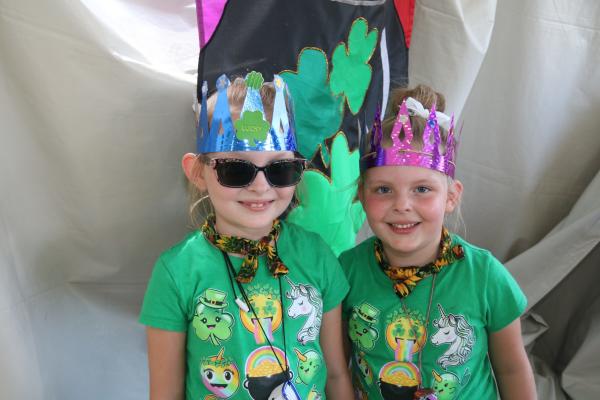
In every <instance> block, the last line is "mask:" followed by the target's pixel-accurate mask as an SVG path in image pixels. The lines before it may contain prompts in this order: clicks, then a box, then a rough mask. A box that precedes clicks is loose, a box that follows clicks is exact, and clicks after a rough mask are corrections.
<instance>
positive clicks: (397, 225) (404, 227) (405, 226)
mask: <svg viewBox="0 0 600 400" xmlns="http://www.w3.org/2000/svg"><path fill="white" fill-rule="evenodd" d="M414 225H415V224H392V226H393V227H394V228H398V229H407V228H411V227H413V226H414Z"/></svg>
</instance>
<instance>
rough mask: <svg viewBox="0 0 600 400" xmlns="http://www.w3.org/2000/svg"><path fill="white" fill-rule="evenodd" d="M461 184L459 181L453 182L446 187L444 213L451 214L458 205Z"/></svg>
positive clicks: (461, 188)
mask: <svg viewBox="0 0 600 400" xmlns="http://www.w3.org/2000/svg"><path fill="white" fill-rule="evenodd" d="M462 192H463V184H462V183H461V181H459V180H453V181H452V182H451V183H450V184H449V185H448V197H447V198H446V213H451V212H452V211H454V209H455V208H456V207H457V206H458V205H459V204H460V198H461V197H462Z"/></svg>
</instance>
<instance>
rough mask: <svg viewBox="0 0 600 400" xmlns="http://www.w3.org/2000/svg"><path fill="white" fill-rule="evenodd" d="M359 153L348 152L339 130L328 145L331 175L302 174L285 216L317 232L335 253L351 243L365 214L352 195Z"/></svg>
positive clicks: (356, 177)
mask: <svg viewBox="0 0 600 400" xmlns="http://www.w3.org/2000/svg"><path fill="white" fill-rule="evenodd" d="M359 159H360V155H359V152H358V151H357V150H355V151H350V149H349V148H348V140H347V139H346V136H345V135H344V134H343V133H342V132H339V133H338V134H337V135H336V136H335V137H334V139H333V142H332V144H331V161H330V164H329V169H330V171H331V178H328V177H327V176H325V175H324V174H323V173H321V172H319V171H315V170H309V171H306V172H305V173H304V177H303V178H302V181H301V183H300V185H299V186H298V190H297V191H296V193H297V196H298V199H299V201H300V204H299V205H298V206H297V207H296V208H294V209H293V210H292V211H291V213H290V214H289V215H288V217H287V219H288V221H290V222H293V223H295V224H297V225H301V226H302V227H303V228H305V229H307V230H309V231H311V232H317V233H318V234H320V235H321V237H322V238H323V239H324V240H325V241H326V242H327V244H328V245H329V246H330V247H331V249H332V250H333V252H334V253H335V254H336V255H339V254H340V253H341V252H342V251H344V250H347V249H349V248H350V247H353V246H354V242H355V240H356V233H357V232H358V231H359V229H360V228H361V227H362V225H363V222H364V220H365V213H364V211H363V209H362V206H361V204H360V203H359V202H357V201H355V198H356V188H357V185H356V182H357V181H358V176H359V174H360V170H359Z"/></svg>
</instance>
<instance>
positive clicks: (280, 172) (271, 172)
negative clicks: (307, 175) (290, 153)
mask: <svg viewBox="0 0 600 400" xmlns="http://www.w3.org/2000/svg"><path fill="white" fill-rule="evenodd" d="M303 171H304V163H303V162H302V161H301V160H284V161H276V162H274V163H272V164H270V165H269V166H268V167H267V168H266V171H265V172H266V174H267V179H268V180H269V182H270V183H271V185H273V186H278V187H285V186H293V185H295V184H297V183H298V182H300V179H301V178H302V172H303Z"/></svg>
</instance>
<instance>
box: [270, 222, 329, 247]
mask: <svg viewBox="0 0 600 400" xmlns="http://www.w3.org/2000/svg"><path fill="white" fill-rule="evenodd" d="M281 225H282V230H281V231H282V233H283V234H284V235H285V238H286V240H291V241H294V242H300V241H302V242H303V243H306V242H307V241H308V242H314V243H318V244H322V245H325V246H326V243H325V241H324V240H323V238H322V237H321V235H319V234H318V233H316V232H311V231H309V230H306V228H304V227H302V226H300V225H296V224H295V223H293V222H288V221H281Z"/></svg>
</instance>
